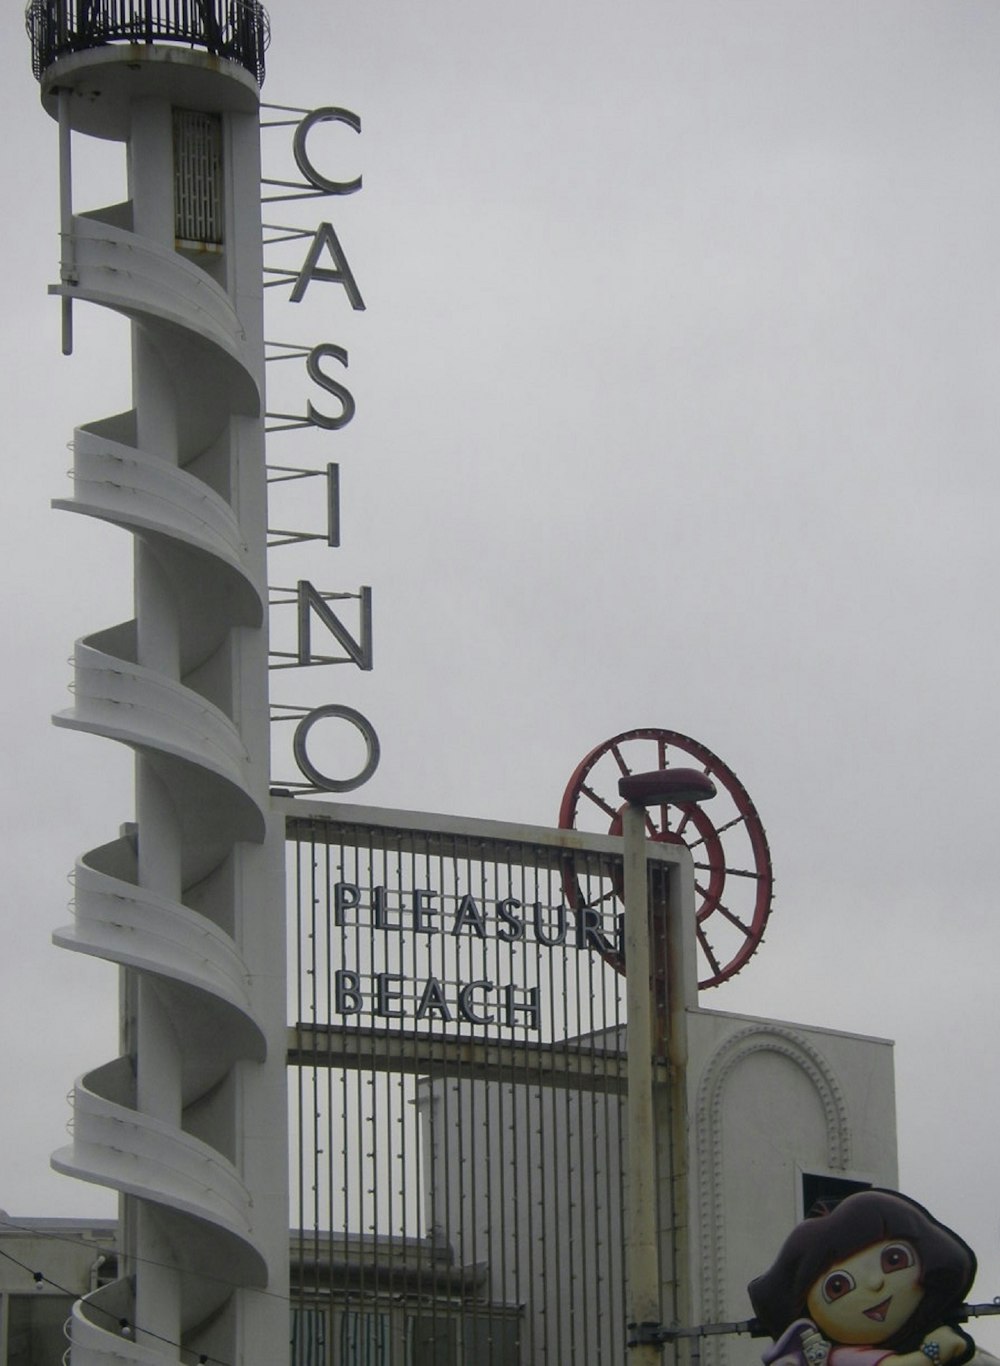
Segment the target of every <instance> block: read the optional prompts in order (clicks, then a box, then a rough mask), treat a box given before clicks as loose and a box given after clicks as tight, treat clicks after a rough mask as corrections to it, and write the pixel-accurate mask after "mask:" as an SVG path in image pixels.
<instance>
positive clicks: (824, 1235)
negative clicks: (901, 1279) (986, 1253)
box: [747, 1189, 976, 1352]
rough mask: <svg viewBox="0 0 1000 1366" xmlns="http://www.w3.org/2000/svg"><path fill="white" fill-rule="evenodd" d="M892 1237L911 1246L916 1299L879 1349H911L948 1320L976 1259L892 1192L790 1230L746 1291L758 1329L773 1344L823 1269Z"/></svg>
mask: <svg viewBox="0 0 1000 1366" xmlns="http://www.w3.org/2000/svg"><path fill="white" fill-rule="evenodd" d="M895 1238H901V1239H905V1240H906V1242H908V1243H911V1244H912V1246H913V1248H914V1250H915V1252H916V1254H917V1256H918V1258H919V1260H920V1284H921V1287H922V1288H923V1292H924V1295H923V1299H922V1300H921V1302H920V1304H919V1305H918V1307H917V1309H916V1310H915V1311H914V1313H913V1314H912V1315H911V1316H910V1318H909V1319H908V1320H907V1322H906V1323H905V1324H904V1325H903V1327H902V1328H901V1329H900V1330H899V1332H898V1333H896V1334H895V1336H894V1337H893V1338H890V1339H888V1340H887V1341H886V1342H884V1343H880V1344H879V1345H880V1346H884V1347H889V1348H891V1349H892V1350H893V1351H896V1352H899V1351H903V1352H909V1351H914V1350H915V1349H916V1348H917V1347H919V1346H920V1343H921V1342H922V1341H923V1339H924V1337H925V1336H926V1334H927V1333H929V1332H930V1331H931V1330H932V1329H934V1328H938V1327H940V1326H941V1324H943V1323H948V1322H949V1321H952V1320H953V1319H954V1317H955V1315H956V1313H957V1311H958V1308H959V1305H960V1304H961V1303H962V1301H963V1300H964V1299H965V1296H966V1295H967V1294H968V1292H969V1287H970V1286H971V1285H972V1282H973V1280H974V1279H975V1275H976V1257H975V1254H974V1253H973V1251H972V1249H971V1248H970V1247H969V1245H968V1244H967V1243H965V1242H963V1240H962V1239H961V1238H959V1237H958V1235H957V1234H956V1233H952V1231H951V1229H949V1228H945V1226H944V1224H939V1223H938V1221H937V1220H936V1219H935V1218H934V1217H933V1216H932V1215H930V1214H928V1212H927V1210H925V1209H924V1207H923V1206H922V1205H918V1204H917V1202H916V1201H915V1200H910V1199H909V1198H908V1197H907V1196H905V1195H900V1194H899V1193H898V1192H897V1191H887V1190H879V1189H872V1190H867V1191H858V1192H857V1193H856V1194H854V1195H849V1196H848V1197H847V1199H846V1200H842V1201H841V1202H840V1204H839V1205H837V1206H836V1207H835V1208H834V1209H833V1210H831V1211H830V1213H829V1214H823V1215H820V1216H819V1217H818V1218H815V1219H805V1220H803V1222H802V1223H801V1224H799V1225H798V1226H797V1227H796V1228H794V1229H793V1230H792V1232H791V1233H790V1234H789V1236H788V1238H787V1239H786V1240H785V1243H784V1246H783V1247H782V1249H781V1251H780V1252H779V1253H778V1256H777V1258H776V1259H775V1262H774V1265H773V1266H772V1267H771V1268H770V1270H769V1271H765V1272H764V1274H763V1276H758V1277H757V1278H756V1280H753V1281H751V1282H750V1284H749V1286H748V1287H747V1291H748V1293H749V1295H750V1303H751V1304H752V1305H753V1308H754V1313H755V1314H756V1315H757V1318H758V1319H759V1320H760V1323H761V1326H762V1327H763V1328H764V1329H765V1330H766V1331H767V1332H768V1333H770V1335H771V1336H772V1337H773V1338H774V1339H775V1340H777V1339H778V1338H779V1337H780V1336H781V1334H782V1333H783V1332H784V1331H785V1329H786V1328H787V1327H788V1326H789V1324H791V1323H794V1321H795V1320H796V1319H799V1318H806V1317H808V1313H807V1310H806V1298H807V1296H808V1294H809V1291H810V1290H811V1288H812V1286H813V1285H814V1284H815V1282H816V1281H817V1280H818V1279H819V1277H820V1276H821V1275H822V1274H823V1272H824V1271H826V1270H827V1269H828V1268H830V1267H832V1266H834V1265H835V1264H836V1263H837V1262H841V1261H843V1260H844V1259H845V1258H847V1257H851V1256H853V1255H854V1254H855V1253H856V1252H861V1251H862V1250H863V1249H864V1248H866V1247H870V1246H871V1245H872V1244H873V1243H880V1242H884V1241H888V1240H890V1239H895ZM970 1342H971V1339H970Z"/></svg>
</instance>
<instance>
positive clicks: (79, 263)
mask: <svg viewBox="0 0 1000 1366" xmlns="http://www.w3.org/2000/svg"><path fill="white" fill-rule="evenodd" d="M129 53H130V54H131V62H130V63H129V62H126V61H125V60H124V58H123V54H129ZM175 87H176V89H175ZM95 90H96V91H97V92H98V93H99V96H100V98H99V99H97V98H96V97H95V94H94V92H95ZM42 96H43V101H45V102H46V103H47V105H48V106H49V107H50V109H51V110H52V112H56V111H57V107H58V106H60V105H61V106H62V110H61V116H62V119H63V121H64V125H65V122H66V120H68V121H69V123H70V125H71V126H72V127H73V128H75V129H77V130H78V131H84V132H90V131H97V132H99V133H100V135H101V136H112V137H115V138H118V139H119V140H121V141H123V142H124V143H125V144H126V148H127V155H128V158H129V171H130V198H129V200H128V202H127V203H125V204H118V205H113V206H109V207H108V208H107V209H104V210H99V211H96V212H92V213H89V214H87V215H74V216H72V217H71V218H70V220H69V230H68V232H67V231H65V230H64V240H63V262H64V266H63V278H62V281H61V283H60V284H59V285H58V286H56V287H54V292H56V293H59V294H61V295H62V296H63V297H64V298H67V297H68V298H71V299H72V300H73V301H74V302H86V303H90V304H96V305H99V306H101V307H104V308H109V309H113V310H115V311H116V312H117V313H119V314H121V315H124V316H125V317H126V318H128V319H129V320H130V322H131V335H132V357H133V360H132V380H133V407H132V408H131V409H130V410H129V411H128V412H125V413H119V414H116V415H114V416H111V417H105V418H100V419H98V420H96V421H92V422H89V423H88V424H86V425H85V426H81V427H79V428H77V430H76V433H75V439H74V468H73V474H72V481H73V489H72V496H70V497H67V498H63V499H60V500H58V501H57V503H56V506H57V507H59V508H62V509H66V510H68V511H71V512H75V513H78V514H83V515H84V516H87V517H96V518H99V519H101V520H102V521H105V522H110V523H113V524H114V525H116V526H118V527H120V528H121V529H122V530H123V531H125V532H128V533H129V534H131V536H132V537H133V538H134V543H135V616H134V619H133V620H131V621H127V622H123V623H120V624H118V625H114V626H111V627H108V628H105V629H103V630H100V631H97V632H95V633H94V634H92V635H90V636H87V637H85V638H84V639H82V640H80V641H78V643H77V646H76V652H75V661H74V662H75V680H74V685H73V694H74V702H73V706H72V707H71V709H70V710H68V711H66V712H63V713H61V714H60V715H59V716H57V717H56V718H55V719H56V723H57V724H58V725H61V726H66V727H69V728H71V729H74V730H78V731H84V732H88V733H91V734H94V735H98V736H102V737H104V738H106V739H109V740H117V741H119V742H121V743H122V744H125V745H127V746H129V748H130V749H131V750H132V751H133V752H134V754H135V773H136V777H135V790H136V811H135V819H134V820H133V821H130V822H129V823H128V824H127V825H126V826H125V827H124V830H123V833H122V834H121V835H120V836H119V837H118V838H117V839H114V840H112V841H111V842H110V843H108V844H105V845H103V846H102V847H101V848H98V849H94V850H91V851H89V852H88V853H86V854H84V855H82V856H81V858H80V859H79V861H78V864H77V868H76V875H75V899H74V906H75V920H74V923H73V924H72V925H71V926H69V927H67V928H66V929H64V930H61V931H60V932H59V933H58V934H57V935H56V941H57V943H59V944H61V945H62V946H64V947H66V948H69V949H72V950H74V951H76V952H80V953H85V954H89V955H92V956H95V957H98V958H102V959H105V960H107V961H108V962H110V963H114V964H116V965H118V966H119V968H120V969H122V976H121V980H122V988H121V997H122V1038H121V1042H120V1052H119V1055H118V1056H117V1057H115V1058H113V1059H112V1060H111V1061H109V1062H106V1063H104V1064H103V1065H101V1066H98V1067H95V1069H94V1070H93V1071H91V1072H89V1073H87V1074H86V1075H85V1076H84V1077H82V1078H81V1079H79V1080H78V1082H77V1084H76V1087H75V1093H74V1118H73V1125H72V1142H71V1144H70V1145H69V1146H68V1147H66V1148H64V1149H61V1150H60V1151H59V1152H57V1153H56V1154H55V1155H54V1157H53V1164H54V1165H55V1166H56V1167H57V1169H59V1170H61V1171H63V1172H66V1173H68V1174H71V1175H73V1176H77V1177H80V1178H82V1179H83V1180H85V1181H90V1182H95V1183H97V1184H98V1185H101V1186H105V1187H110V1188H111V1189H113V1190H115V1191H117V1192H119V1193H120V1195H121V1196H122V1204H121V1209H122V1237H123V1243H124V1252H125V1256H124V1259H123V1267H122V1271H123V1274H122V1276H121V1278H120V1279H119V1280H118V1281H117V1282H115V1283H114V1284H113V1285H111V1286H107V1287H104V1288H102V1289H101V1290H99V1291H97V1292H96V1293H95V1294H93V1295H91V1296H89V1297H87V1298H85V1299H84V1300H82V1301H80V1302H79V1303H78V1304H77V1305H76V1306H75V1308H74V1312H73V1317H72V1322H71V1352H72V1361H73V1362H74V1363H75V1364H76V1366H90V1364H91V1363H94V1366H96V1363H99V1362H108V1361H110V1360H112V1359H115V1360H125V1361H133V1362H134V1361H143V1362H154V1361H155V1362H162V1361H166V1360H172V1361H177V1360H181V1361H185V1362H197V1361H198V1360H200V1359H201V1360H208V1361H211V1362H223V1363H227V1364H228V1363H233V1366H235V1362H236V1361H240V1362H254V1361H260V1362H261V1363H263V1362H265V1361H266V1362H267V1363H268V1366H274V1363H275V1361H277V1360H279V1359H283V1358H284V1356H285V1355H287V1305H286V1304H285V1303H283V1302H282V1301H281V1293H282V1285H283V1283H284V1276H285V1274H286V1268H285V1263H286V1261H287V1246H288V1245H287V1200H286V1198H285V1194H284V1191H285V1182H286V1179H287V1178H286V1170H287V1162H286V1158H285V1148H286V1144H287V1135H286V1123H287V1121H286V1114H285V1109H284V1105H283V1099H282V1098H283V1089H284V1057H283V1028H284V959H283V952H284V945H283V928H282V926H283V915H284V907H283V899H284V889H283V883H282V873H281V866H282V865H281V854H282V846H283V842H282V838H281V831H280V827H276V826H275V823H274V822H272V821H271V819H270V816H269V811H268V796H267V791H268V743H269V742H268V718H267V639H266V625H267V624H266V601H267V592H266V570H265V550H264V546H265V525H266V518H265V497H266V476H265V470H264V454H263V441H264V437H263V410H264V396H263V369H264V366H263V341H262V308H261V294H262V289H261V262H260V251H261V245H260V208H259V148H258V141H259V125H258V123H257V114H256V107H257V87H256V82H255V81H254V80H253V78H252V77H251V76H250V75H248V73H247V72H245V71H243V70H242V69H241V68H240V67H239V66H237V65H236V64H235V63H232V62H226V61H220V60H218V59H217V58H213V57H210V56H207V55H205V54H201V53H198V52H189V51H187V50H178V49H175V48H167V47H163V46H157V45H156V44H153V45H150V46H148V47H138V46H135V45H130V47H129V48H127V49H125V48H120V47H110V46H109V47H104V48H100V47H98V48H96V49H94V50H91V51H86V52H77V53H73V54H71V55H67V56H64V57H62V58H60V60H58V61H56V62H55V63H54V64H53V65H52V66H51V67H50V68H49V69H48V71H47V72H46V73H45V75H44V76H43V78H42ZM195 101H197V103H194V102H195ZM192 104H193V107H195V108H197V109H207V110H208V111H210V114H211V116H212V117H214V118H217V119H218V120H219V121H220V124H219V126H220V127H221V147H222V158H223V160H222V165H223V167H224V171H223V172H222V175H223V180H224V203H223V217H224V222H225V224H226V230H225V236H224V239H223V242H222V243H221V244H219V245H218V246H217V247H216V248H215V249H214V250H211V251H209V250H206V251H205V252H204V253H203V254H201V255H199V254H198V253H197V252H194V251H190V250H180V249H178V248H177V247H176V246H175V238H176V224H175V203H174V199H175V188H174V186H175V178H174V173H173V158H172V156H171V148H172V146H173V145H174V144H173V140H172V132H171V130H172V128H173V126H174V109H175V107H176V105H181V106H182V107H184V108H190V107H192ZM94 105H98V106H99V110H100V112H99V114H95V113H93V111H92V106H94ZM95 120H98V122H97V123H95V122H94V121H95ZM65 222H66V220H65V219H64V225H65ZM67 263H69V264H67ZM265 1291H266V1293H260V1292H265ZM255 1292H256V1295H255ZM274 1302H277V1307H275V1303H274ZM279 1346H281V1347H283V1349H284V1350H283V1353H282V1356H281V1357H279V1356H278V1350H277V1349H278V1347H279Z"/></svg>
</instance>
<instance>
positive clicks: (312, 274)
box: [289, 223, 365, 312]
mask: <svg viewBox="0 0 1000 1366" xmlns="http://www.w3.org/2000/svg"><path fill="white" fill-rule="evenodd" d="M324 247H325V248H326V250H327V251H328V252H329V253H330V255H331V256H332V257H333V260H334V263H335V265H336V267H337V268H336V270H330V268H329V267H328V266H320V265H317V262H318V261H319V258H320V256H321V255H322V254H323V249H324ZM310 280H328V281H329V282H330V283H331V284H335V285H343V286H344V288H345V289H346V290H347V297H348V298H349V299H350V301H351V307H352V308H353V309H354V310H355V312H362V311H363V310H364V306H365V301H364V299H362V297H361V290H360V289H358V285H357V281H356V280H355V278H354V276H353V275H352V274H351V267H350V266H349V265H348V264H347V257H346V256H345V255H344V249H343V247H342V246H341V245H340V242H339V241H338V240H337V234H336V233H335V232H334V230H333V224H332V223H321V224H320V225H319V227H318V228H317V229H316V232H315V234H314V236H313V240H312V246H311V247H310V248H309V255H308V256H307V257H306V259H305V261H304V262H303V265H302V269H301V270H300V271H299V274H298V278H297V279H296V281H295V288H294V289H293V290H292V293H291V298H290V299H289V302H290V303H293V304H297V303H301V302H302V296H303V295H304V294H305V292H306V290H307V289H308V287H309V282H310Z"/></svg>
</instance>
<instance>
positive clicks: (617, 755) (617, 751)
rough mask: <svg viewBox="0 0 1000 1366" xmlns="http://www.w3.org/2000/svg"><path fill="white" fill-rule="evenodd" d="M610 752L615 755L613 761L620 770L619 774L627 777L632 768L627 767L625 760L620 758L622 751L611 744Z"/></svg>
mask: <svg viewBox="0 0 1000 1366" xmlns="http://www.w3.org/2000/svg"><path fill="white" fill-rule="evenodd" d="M611 753H612V754H613V755H614V756H615V763H616V764H617V765H618V767H619V769H620V770H621V775H622V777H623V778H627V777H628V776H629V774H630V773H631V772H632V770H631V769H630V768H629V766H628V764H627V763H626V762H625V760H624V759H623V758H622V752H621V750H620V749H619V748H618V746H617V745H612V746H611Z"/></svg>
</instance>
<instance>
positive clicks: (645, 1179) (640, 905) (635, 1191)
mask: <svg viewBox="0 0 1000 1366" xmlns="http://www.w3.org/2000/svg"><path fill="white" fill-rule="evenodd" d="M622 835H623V843H624V858H625V868H624V879H625V887H624V891H625V964H626V1002H627V1008H628V1036H627V1053H628V1111H627V1113H628V1206H627V1219H626V1229H625V1267H626V1274H627V1276H628V1317H629V1324H630V1327H629V1358H628V1360H629V1366H659V1363H660V1348H659V1346H658V1345H657V1343H656V1342H655V1341H653V1342H650V1341H644V1340H643V1339H644V1337H646V1336H647V1334H649V1333H651V1332H653V1331H655V1330H656V1329H658V1328H659V1326H660V1322H661V1319H660V1258H659V1245H658V1236H659V1235H658V1230H657V1226H656V1208H657V1202H656V1132H655V1128H654V1123H653V1010H652V999H651V996H652V993H651V971H650V968H651V964H650V945H649V896H648V891H647V874H646V815H645V811H644V809H643V808H642V807H641V806H638V805H636V804H635V803H634V802H628V803H627V804H626V806H625V812H624V816H623V820H622Z"/></svg>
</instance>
